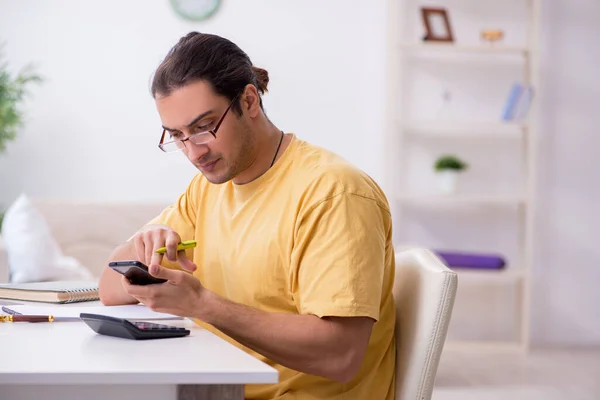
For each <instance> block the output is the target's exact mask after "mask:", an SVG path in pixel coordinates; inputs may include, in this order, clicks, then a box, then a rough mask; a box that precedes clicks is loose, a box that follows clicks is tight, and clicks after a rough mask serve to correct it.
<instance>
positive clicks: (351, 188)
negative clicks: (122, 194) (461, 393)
mask: <svg viewBox="0 0 600 400" xmlns="http://www.w3.org/2000/svg"><path fill="white" fill-rule="evenodd" d="M150 223H160V224H165V225H169V226H171V227H172V228H173V229H175V230H176V231H177V232H178V233H179V235H180V236H181V238H182V240H188V239H196V240H197V241H198V246H197V247H196V248H195V249H193V250H192V249H190V250H186V251H187V254H188V256H191V258H192V259H193V261H194V263H196V265H197V266H198V269H197V271H196V272H194V275H195V276H196V277H197V278H198V279H199V280H200V281H201V282H202V284H203V285H204V286H205V287H206V288H207V289H209V290H211V291H213V292H215V293H217V294H219V295H221V296H223V297H225V298H227V299H229V300H232V301H234V302H237V303H240V304H244V305H246V306H249V307H253V308H256V309H259V310H263V311H267V312H277V313H290V314H314V315H317V316H319V317H322V316H340V317H351V316H368V317H371V318H373V319H375V320H376V323H375V324H374V327H373V332H372V335H371V339H370V342H369V345H368V349H367V352H366V355H365V358H364V360H363V363H362V366H361V368H360V371H359V372H358V374H357V375H356V377H355V378H354V379H353V380H352V381H350V382H349V383H346V384H342V383H339V382H335V381H332V380H329V379H325V378H322V377H318V376H314V375H310V374H306V373H301V372H298V371H295V370H291V369H289V368H286V367H284V366H282V365H279V364H276V363H274V362H273V361H271V360H269V359H267V358H265V357H264V356H262V355H260V354H258V353H256V352H254V351H252V350H250V349H248V348H247V347H245V346H243V345H241V344H239V343H237V342H236V341H235V340H233V339H232V338H230V337H228V336H226V335H225V334H223V333H221V332H220V331H218V330H217V329H216V328H214V327H212V326H210V325H208V324H204V323H202V322H200V321H198V323H200V324H201V325H202V326H204V327H206V329H209V330H210V331H212V332H214V333H215V334H217V335H219V336H221V337H223V338H224V339H226V340H228V341H229V342H231V343H233V344H234V345H236V346H238V347H240V348H242V349H243V350H245V351H247V352H249V353H250V354H252V355H253V356H255V357H257V358H258V359H260V360H262V361H264V362H265V363H267V364H269V365H271V366H273V367H274V368H276V369H277V370H278V371H279V382H278V383H277V384H270V385H246V389H245V396H246V398H247V399H281V400H284V399H285V400H288V399H320V400H341V399H348V400H360V399H377V400H392V399H393V398H394V386H395V372H394V371H395V354H396V347H395V341H394V325H395V308H394V302H393V298H392V286H393V277H394V249H393V245H392V223H391V215H390V210H389V207H388V204H387V200H386V198H385V196H384V194H383V192H382V191H381V189H380V188H379V187H378V186H377V185H376V183H375V182H374V181H373V180H372V179H370V178H369V177H368V176H367V175H366V174H364V173H363V172H361V171H360V170H358V169H356V168H355V167H353V166H352V165H350V164H349V163H347V162H346V161H344V160H343V159H342V158H341V157H339V156H337V155H335V154H333V153H331V152H329V151H327V150H324V149H322V148H319V147H317V146H314V145H311V144H309V143H307V142H305V141H302V140H300V139H298V138H297V137H295V136H294V135H292V141H291V143H290V145H289V146H288V148H287V149H286V150H285V152H284V153H283V155H282V156H281V158H280V159H279V160H278V161H277V162H276V163H275V165H274V166H273V167H272V168H271V169H269V170H268V171H267V172H266V173H265V174H263V175H262V176H260V177H259V178H257V179H256V180H254V181H252V182H250V183H248V184H245V185H236V184H234V183H233V182H231V181H229V182H227V183H224V184H221V185H214V184H211V183H210V182H208V181H207V180H206V179H205V178H204V177H203V176H202V174H198V175H196V176H195V178H194V179H193V180H192V182H191V183H190V185H189V187H188V188H187V190H186V192H185V193H183V194H182V195H181V196H180V198H179V199H178V201H177V202H176V203H175V204H174V205H173V206H171V207H169V208H167V209H166V210H164V212H163V213H162V214H161V215H160V216H158V217H157V218H155V219H154V220H153V221H151V222H150ZM163 264H164V265H166V266H168V267H171V268H173V267H177V266H176V265H173V264H171V263H170V262H169V261H167V260H166V258H164V260H163Z"/></svg>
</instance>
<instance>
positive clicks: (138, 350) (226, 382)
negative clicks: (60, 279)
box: [0, 320, 278, 400]
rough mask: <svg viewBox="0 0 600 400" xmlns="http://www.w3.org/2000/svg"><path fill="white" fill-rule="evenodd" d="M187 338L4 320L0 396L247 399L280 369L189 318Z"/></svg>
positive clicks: (0, 339) (175, 322)
mask: <svg viewBox="0 0 600 400" xmlns="http://www.w3.org/2000/svg"><path fill="white" fill-rule="evenodd" d="M156 322H158V323H164V324H170V325H178V326H186V327H187V328H189V329H191V335H190V336H188V337H184V338H174V339H156V340H141V341H137V340H130V339H121V338H115V337H110V336H103V335H98V334H96V333H95V332H94V331H93V330H92V329H90V328H89V327H88V326H87V325H86V324H85V323H83V322H78V321H75V322H52V323H28V322H18V323H0V344H1V349H0V385H1V386H0V399H1V400H12V399H19V400H28V399H40V398H48V399H53V398H57V399H58V398H60V399H65V400H66V399H85V400H96V399H98V400H99V399H121V398H123V399H125V398H144V399H145V400H153V399H182V400H183V399H186V400H188V399H189V400H191V399H217V398H218V399H236V400H237V399H243V387H244V386H243V385H244V384H251V383H275V382H277V379H278V373H277V370H275V369H273V368H271V367H270V366H268V365H266V364H264V363H262V362H261V361H259V360H257V359H256V358H254V357H252V356H250V355H248V354H247V353H245V352H243V351H242V350H240V349H238V348H236V347H235V346H233V345H231V344H229V343H228V342H226V341H224V340H222V339H221V338H219V337H218V336H216V335H214V334H212V333H210V332H208V331H206V330H205V329H202V328H201V327H199V326H197V325H196V324H194V323H193V322H192V321H189V320H166V321H156Z"/></svg>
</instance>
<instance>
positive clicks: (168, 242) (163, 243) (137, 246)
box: [98, 225, 196, 305]
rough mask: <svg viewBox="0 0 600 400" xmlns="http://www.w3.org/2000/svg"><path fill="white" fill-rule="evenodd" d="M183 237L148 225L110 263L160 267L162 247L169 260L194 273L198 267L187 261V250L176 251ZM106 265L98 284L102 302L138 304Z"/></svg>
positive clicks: (156, 226) (116, 274)
mask: <svg viewBox="0 0 600 400" xmlns="http://www.w3.org/2000/svg"><path fill="white" fill-rule="evenodd" d="M180 242H181V237H180V236H179V234H178V233H177V232H175V231H174V230H173V229H171V228H170V227H168V226H166V225H149V226H147V227H145V228H144V229H142V230H140V231H139V232H137V233H136V234H135V235H134V236H132V237H131V239H129V240H128V241H127V242H125V243H124V244H122V245H121V246H119V247H117V248H116V249H115V251H114V252H113V253H112V254H111V256H110V258H109V260H108V262H110V261H119V260H134V259H136V260H138V261H141V262H143V263H144V264H146V265H147V266H148V267H150V266H151V265H152V264H158V265H160V263H161V261H162V258H163V254H159V253H157V252H156V250H157V249H159V248H161V247H166V248H167V253H166V256H167V259H168V260H170V261H173V262H175V261H178V262H179V265H180V266H181V268H183V269H184V270H185V271H188V272H194V271H195V270H196V265H195V264H194V263H193V262H192V261H191V260H190V259H189V258H187V256H186V254H185V250H181V251H177V245H178V244H179V243H180ZM108 262H107V263H106V264H107V265H106V266H105V267H104V270H103V271H102V275H101V276H100V281H99V285H98V286H99V289H100V300H101V301H102V303H104V304H105V305H118V304H135V303H137V300H136V299H135V298H133V297H131V296H129V295H128V294H127V293H125V289H124V288H123V284H122V278H123V276H122V275H121V274H119V273H118V272H116V271H113V270H112V269H111V268H109V267H108Z"/></svg>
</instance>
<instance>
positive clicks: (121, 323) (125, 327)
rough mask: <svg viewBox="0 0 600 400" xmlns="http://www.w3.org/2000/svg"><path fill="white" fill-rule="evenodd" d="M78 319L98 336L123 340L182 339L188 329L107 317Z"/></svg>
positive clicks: (86, 315) (188, 332)
mask: <svg viewBox="0 0 600 400" xmlns="http://www.w3.org/2000/svg"><path fill="white" fill-rule="evenodd" d="M79 318H81V319H82V320H83V322H85V323H86V324H87V325H88V326H89V327H90V328H92V329H93V330H94V331H95V332H96V333H98V334H100V335H107V336H116V337H120V338H125V339H133V340H145V339H165V338H176V337H183V336H187V335H189V334H190V331H189V329H186V328H181V327H178V326H170V325H163V324H157V323H153V322H143V321H129V320H127V319H124V318H116V317H110V316H108V315H100V314H89V313H81V314H79Z"/></svg>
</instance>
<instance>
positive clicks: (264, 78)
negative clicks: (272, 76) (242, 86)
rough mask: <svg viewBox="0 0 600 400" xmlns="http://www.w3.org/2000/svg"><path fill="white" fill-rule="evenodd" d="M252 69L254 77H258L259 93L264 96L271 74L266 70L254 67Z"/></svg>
mask: <svg viewBox="0 0 600 400" xmlns="http://www.w3.org/2000/svg"><path fill="white" fill-rule="evenodd" d="M252 69H253V70H254V75H255V76H256V84H257V85H258V91H259V92H260V94H264V93H265V92H266V91H267V85H268V84H269V73H268V72H267V70H265V69H262V68H258V67H254V66H253V67H252Z"/></svg>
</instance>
